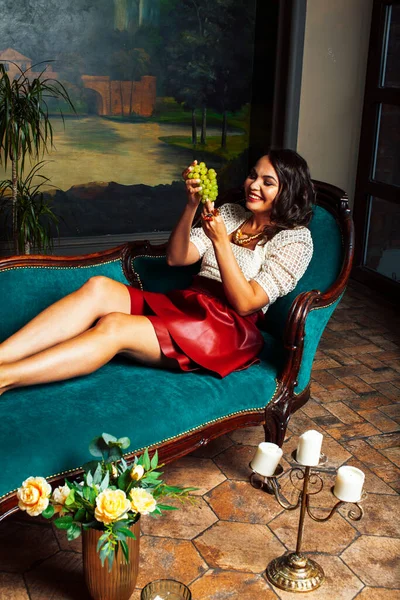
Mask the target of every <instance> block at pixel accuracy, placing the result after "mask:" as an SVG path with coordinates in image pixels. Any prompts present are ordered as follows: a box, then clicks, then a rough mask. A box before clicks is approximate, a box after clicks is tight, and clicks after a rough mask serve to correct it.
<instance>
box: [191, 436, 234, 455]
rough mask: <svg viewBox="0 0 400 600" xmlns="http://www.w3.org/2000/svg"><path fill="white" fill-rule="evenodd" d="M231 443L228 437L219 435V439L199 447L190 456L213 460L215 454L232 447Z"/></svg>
mask: <svg viewBox="0 0 400 600" xmlns="http://www.w3.org/2000/svg"><path fill="white" fill-rule="evenodd" d="M232 444H233V442H232V440H231V439H230V437H228V435H221V436H220V437H217V438H215V439H214V440H211V442H208V444H206V445H205V446H201V447H200V448H198V449H197V450H194V451H193V452H191V454H190V456H197V457H199V458H214V456H217V454H220V453H221V452H223V451H224V450H226V449H227V448H229V446H232Z"/></svg>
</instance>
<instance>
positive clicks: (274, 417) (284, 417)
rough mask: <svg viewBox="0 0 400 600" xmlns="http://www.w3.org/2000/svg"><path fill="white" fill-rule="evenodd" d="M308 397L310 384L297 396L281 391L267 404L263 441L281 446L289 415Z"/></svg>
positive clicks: (302, 404)
mask: <svg viewBox="0 0 400 600" xmlns="http://www.w3.org/2000/svg"><path fill="white" fill-rule="evenodd" d="M309 398H310V386H309V385H308V386H307V387H306V388H305V389H304V390H303V392H301V394H298V395H297V396H293V395H292V394H290V393H289V392H283V393H282V394H281V395H280V396H279V397H278V398H276V399H275V400H272V401H271V402H270V403H269V404H267V406H266V408H265V424H264V431H265V441H266V442H272V443H273V444H278V446H282V444H283V442H284V439H285V435H286V429H287V426H288V423H289V419H290V417H291V415H292V414H293V413H295V412H296V411H297V410H299V408H301V407H302V406H304V404H305V403H306V402H307V400H308V399H309Z"/></svg>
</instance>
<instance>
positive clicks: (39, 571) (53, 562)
mask: <svg viewBox="0 0 400 600" xmlns="http://www.w3.org/2000/svg"><path fill="white" fill-rule="evenodd" d="M25 580H26V584H27V587H28V591H29V597H30V598H31V600H49V599H50V598H57V600H75V598H79V600H90V596H89V592H88V591H87V588H86V585H85V581H84V578H83V568H82V556H81V555H80V554H77V553H75V552H58V554H56V555H55V556H52V557H51V558H48V559H47V560H45V561H44V562H42V563H41V564H40V565H38V566H37V567H34V568H33V569H31V570H30V571H28V572H27V573H26V574H25Z"/></svg>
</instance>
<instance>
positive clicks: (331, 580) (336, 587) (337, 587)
mask: <svg viewBox="0 0 400 600" xmlns="http://www.w3.org/2000/svg"><path fill="white" fill-rule="evenodd" d="M307 556H309V557H310V558H312V559H313V560H315V561H316V562H317V563H318V564H319V565H320V566H321V567H322V568H323V570H324V573H325V577H326V579H325V582H324V583H323V584H322V585H321V587H319V588H317V589H316V590H314V591H313V592H312V593H311V594H305V595H306V596H307V597H310V598H312V600H352V598H354V597H355V595H356V594H357V592H359V591H360V590H361V589H362V587H363V584H362V582H361V581H360V580H359V579H358V577H356V576H355V575H354V573H352V572H351V571H350V569H349V568H348V567H347V566H346V565H345V564H344V563H343V562H342V561H341V560H340V558H339V557H338V556H328V555H327V554H308V553H307ZM274 589H275V588H274ZM275 591H276V593H277V595H278V596H279V598H281V600H298V598H299V596H303V595H304V594H299V593H294V592H285V591H283V590H279V589H277V588H276V589H275ZM357 599H358V596H357Z"/></svg>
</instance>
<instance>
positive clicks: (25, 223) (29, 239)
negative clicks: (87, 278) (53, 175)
mask: <svg viewBox="0 0 400 600" xmlns="http://www.w3.org/2000/svg"><path fill="white" fill-rule="evenodd" d="M44 164H45V161H40V162H39V163H38V164H37V165H35V166H34V167H33V168H32V169H31V170H30V171H29V173H28V175H27V176H26V177H25V178H24V177H23V176H22V175H21V176H20V177H19V178H18V180H17V196H16V205H15V209H14V219H15V224H16V229H17V244H18V252H19V253H20V254H22V253H24V252H25V253H26V254H29V251H30V248H31V247H34V248H35V249H37V251H38V252H39V253H43V254H45V253H47V251H48V250H51V249H52V248H53V235H52V225H53V227H55V229H56V231H57V232H58V222H59V219H58V217H57V216H56V215H55V214H54V212H53V210H52V208H51V205H50V202H49V200H47V199H46V197H45V195H44V193H43V191H42V189H41V188H42V186H44V185H49V181H50V180H49V179H48V177H45V176H44V175H41V174H40V173H39V171H40V170H41V169H42V167H43V165H44ZM35 179H36V181H34V180H35ZM38 180H39V181H38ZM12 192H13V180H12V179H5V180H3V181H0V209H1V211H2V212H3V214H4V217H5V219H4V220H5V223H6V225H7V223H8V222H9V221H10V220H11V219H12V211H11V206H10V196H12Z"/></svg>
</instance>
